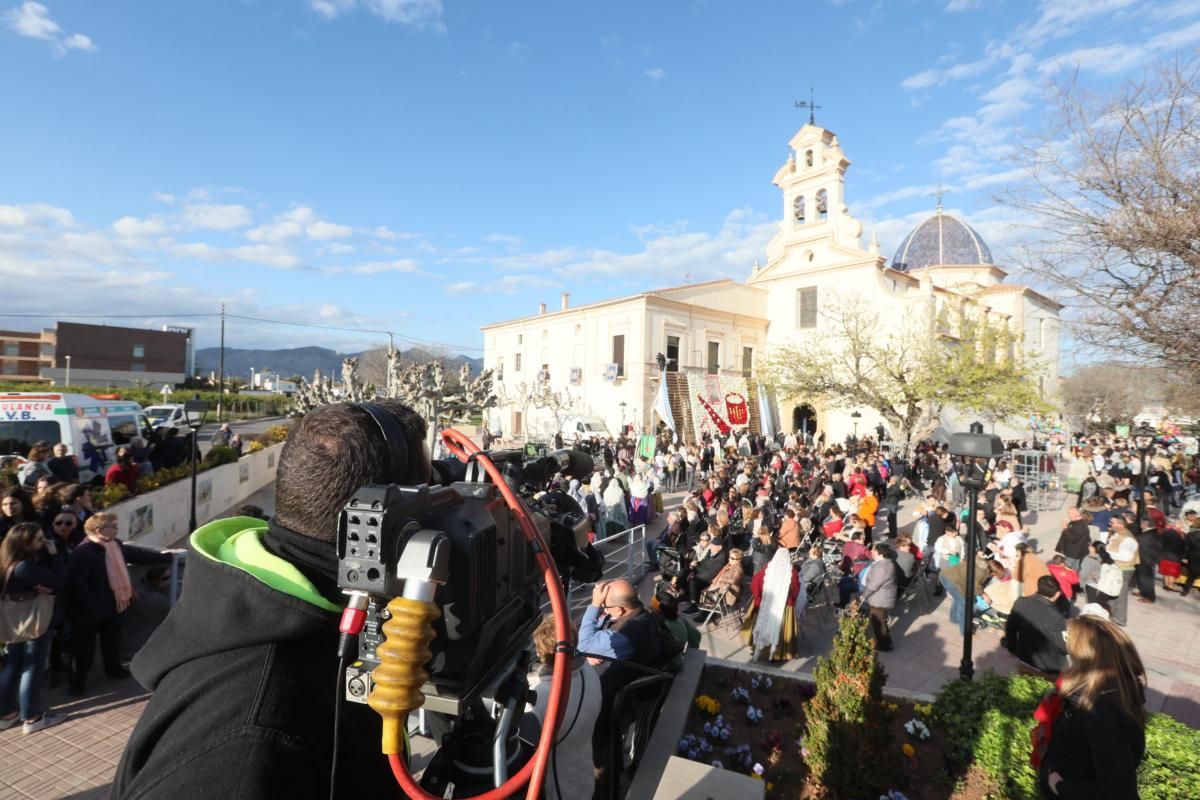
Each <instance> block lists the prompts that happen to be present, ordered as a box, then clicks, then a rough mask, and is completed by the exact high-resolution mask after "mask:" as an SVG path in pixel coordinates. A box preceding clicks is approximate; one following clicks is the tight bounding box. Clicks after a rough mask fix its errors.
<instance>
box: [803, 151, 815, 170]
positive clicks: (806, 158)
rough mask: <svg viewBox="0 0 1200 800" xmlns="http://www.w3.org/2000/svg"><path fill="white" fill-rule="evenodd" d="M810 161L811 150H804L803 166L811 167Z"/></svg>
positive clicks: (811, 156) (811, 158) (811, 157)
mask: <svg viewBox="0 0 1200 800" xmlns="http://www.w3.org/2000/svg"><path fill="white" fill-rule="evenodd" d="M812 161H813V154H812V150H805V151H804V166H806V167H811V166H812Z"/></svg>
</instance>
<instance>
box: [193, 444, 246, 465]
mask: <svg viewBox="0 0 1200 800" xmlns="http://www.w3.org/2000/svg"><path fill="white" fill-rule="evenodd" d="M237 460H238V454H237V450H234V449H233V448H232V447H228V446H226V445H223V444H219V445H216V446H215V447H213V448H212V449H211V450H209V451H208V452H207V453H205V454H204V458H203V459H202V460H201V461H200V469H212V468H213V467H219V466H221V465H222V464H232V463H233V462H234V461H237Z"/></svg>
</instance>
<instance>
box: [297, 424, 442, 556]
mask: <svg viewBox="0 0 1200 800" xmlns="http://www.w3.org/2000/svg"><path fill="white" fill-rule="evenodd" d="M375 405H377V406H379V407H381V408H383V409H384V410H385V411H387V412H389V413H390V414H391V415H392V416H394V417H395V418H396V420H397V422H398V423H399V425H400V429H401V430H402V431H404V438H405V441H403V442H395V443H393V446H399V447H407V448H408V464H409V470H408V474H407V475H390V474H389V472H390V471H391V457H390V455H389V454H388V449H387V445H386V444H385V443H384V440H383V434H382V433H381V432H380V430H379V426H378V424H377V423H376V422H375V420H374V419H373V418H372V417H371V415H370V414H369V413H368V412H367V411H365V410H363V409H362V408H359V407H358V406H355V405H353V404H350V403H330V404H329V405H324V406H320V407H319V408H315V409H313V410H312V411H310V412H308V413H307V414H305V415H304V417H303V418H302V419H301V420H300V421H299V422H298V423H296V424H295V425H294V426H293V427H292V430H291V432H290V433H289V434H288V438H287V442H285V443H284V445H283V452H282V453H281V454H280V456H279V471H278V473H277V474H276V477H275V520H276V521H277V522H278V523H279V524H280V525H282V526H283V527H285V528H288V529H290V530H292V531H295V532H296V533H299V534H302V535H304V536H308V537H310V538H312V539H320V540H322V541H327V542H332V541H334V540H335V539H336V538H337V524H338V516H339V515H340V514H341V512H342V507H343V506H344V505H345V504H346V501H347V500H349V499H350V496H351V495H352V494H353V493H354V492H355V491H357V490H358V489H359V488H361V487H362V486H365V485H366V484H368V483H384V482H394V483H399V484H402V485H403V484H408V485H414V484H420V483H425V482H427V481H428V480H429V474H430V465H429V454H428V453H426V452H425V447H424V444H425V420H423V419H422V418H421V417H420V416H418V415H417V413H416V412H415V411H413V410H412V409H411V408H409V407H408V406H406V405H404V404H403V403H401V402H399V401H398V400H379V401H376V403H375Z"/></svg>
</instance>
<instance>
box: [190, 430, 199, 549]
mask: <svg viewBox="0 0 1200 800" xmlns="http://www.w3.org/2000/svg"><path fill="white" fill-rule="evenodd" d="M199 436H200V429H199V428H192V514H191V517H190V518H189V519H188V524H189V526H190V527H189V528H188V533H189V535H190V534H191V532H192V531H195V530H196V439H197V438H198V437H199Z"/></svg>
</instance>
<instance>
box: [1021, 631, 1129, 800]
mask: <svg viewBox="0 0 1200 800" xmlns="http://www.w3.org/2000/svg"><path fill="white" fill-rule="evenodd" d="M1066 635H1067V655H1068V656H1069V657H1070V666H1068V667H1067V669H1066V671H1065V672H1063V673H1062V677H1061V683H1060V686H1059V693H1060V694H1061V695H1062V698H1063V704H1062V712H1061V714H1060V715H1059V717H1058V719H1057V720H1056V721H1055V722H1054V728H1053V735H1052V737H1051V739H1050V746H1049V748H1048V749H1047V751H1046V755H1045V758H1044V759H1043V760H1042V767H1041V771H1040V775H1039V784H1040V786H1041V790H1042V795H1043V796H1044V797H1046V798H1057V797H1066V798H1070V797H1100V796H1103V797H1104V798H1106V800H1137V797H1138V789H1137V769H1138V764H1139V763H1141V760H1142V757H1143V756H1144V755H1145V753H1146V670H1145V668H1144V667H1143V666H1142V659H1141V657H1139V656H1138V652H1137V648H1135V647H1134V645H1133V641H1132V640H1131V639H1130V638H1129V636H1128V634H1126V633H1125V631H1124V630H1122V629H1121V628H1120V627H1119V626H1118V625H1115V624H1114V623H1112V622H1109V621H1108V620H1106V619H1101V618H1100V617H1097V616H1092V615H1087V614H1085V615H1083V616H1080V617H1076V618H1075V619H1072V620H1070V621H1069V622H1068V623H1067V634H1066Z"/></svg>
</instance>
